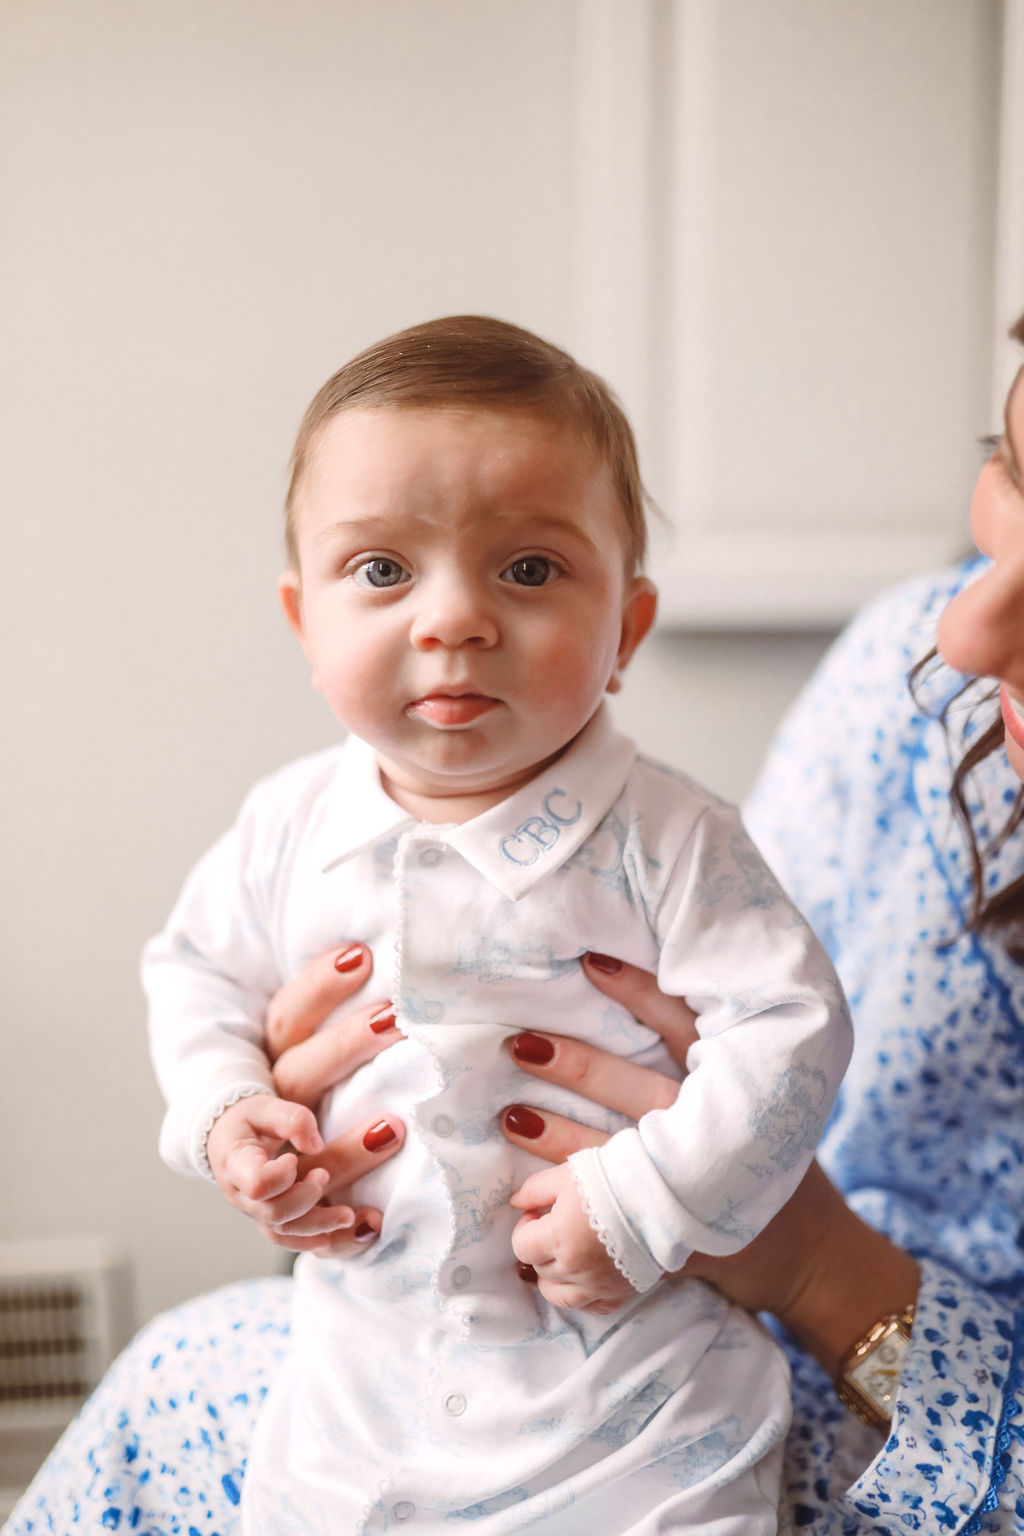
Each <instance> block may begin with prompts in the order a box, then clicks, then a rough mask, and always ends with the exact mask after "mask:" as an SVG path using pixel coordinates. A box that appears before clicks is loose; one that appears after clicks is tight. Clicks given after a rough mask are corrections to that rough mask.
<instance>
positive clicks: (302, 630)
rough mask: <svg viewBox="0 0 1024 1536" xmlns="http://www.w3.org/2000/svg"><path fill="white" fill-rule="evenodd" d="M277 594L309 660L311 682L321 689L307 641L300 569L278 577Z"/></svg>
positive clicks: (285, 572) (286, 572)
mask: <svg viewBox="0 0 1024 1536" xmlns="http://www.w3.org/2000/svg"><path fill="white" fill-rule="evenodd" d="M277 595H278V597H279V598H280V599H281V607H282V608H283V609H284V616H285V618H286V619H287V620H288V623H289V625H290V627H291V628H292V629H293V630H294V632H295V634H296V636H297V638H298V642H299V644H300V645H301V646H302V650H303V654H304V655H305V657H306V660H307V661H308V662H309V665H310V668H311V669H312V670H311V673H310V679H309V680H310V682H311V683H312V684H313V687H314V688H316V689H317V690H319V688H320V682H319V680H318V678H317V675H316V667H315V666H314V665H313V658H312V656H311V655H310V652H309V646H308V644H307V643H306V620H305V617H304V615H303V612H302V582H301V581H300V579H299V573H298V571H284V572H283V573H282V574H281V575H280V576H279V577H278V579H277Z"/></svg>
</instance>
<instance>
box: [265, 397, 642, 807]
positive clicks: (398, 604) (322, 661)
mask: <svg viewBox="0 0 1024 1536" xmlns="http://www.w3.org/2000/svg"><path fill="white" fill-rule="evenodd" d="M297 513H298V516H297V530H296V531H297V541H298V551H299V565H300V569H299V571H298V572H288V573H286V574H285V576H284V577H283V578H282V583H281V592H282V601H283V602H284V606H285V610H286V612H287V614H288V617H289V620H290V621H291V623H292V625H293V627H294V628H295V629H296V631H297V633H298V635H299V638H300V640H301V642H302V645H303V649H304V650H305V652H306V656H307V658H308V660H309V662H310V665H311V667H312V672H313V685H314V687H316V688H318V689H319V690H320V691H321V692H322V693H323V694H324V696H325V697H326V699H327V702H328V703H329V705H330V706H331V709H332V710H333V711H334V713H335V714H336V715H337V717H338V719H339V720H340V721H341V722H342V723H343V724H344V725H346V726H348V727H349V728H350V729H351V730H353V731H354V732H355V733H356V735H358V736H361V737H362V738H363V740H364V741H367V742H369V743H370V745H371V746H373V747H374V748H375V749H376V752H377V754H378V757H379V759H380V761H381V766H382V768H383V771H384V773H385V775H386V778H387V780H388V782H389V784H390V786H391V787H392V789H393V791H394V792H396V797H397V798H399V799H401V798H402V796H403V794H404V795H405V796H406V797H409V796H412V797H420V796H426V797H432V798H438V799H451V798H452V797H458V796H462V795H471V796H474V797H479V796H480V795H481V794H483V795H485V796H493V799H494V800H495V801H496V800H498V799H500V798H502V796H504V795H506V794H508V793H510V792H511V791H512V790H513V789H515V788H517V787H518V786H519V785H520V784H522V783H525V782H526V781H527V780H528V779H529V778H531V777H532V776H533V774H535V773H536V772H538V771H539V769H540V768H541V767H542V766H543V765H544V764H545V763H546V762H548V761H549V760H550V759H551V758H553V757H555V756H557V754H558V753H559V752H561V751H562V749H563V748H564V747H565V746H566V745H567V744H568V743H569V742H570V741H571V740H572V739H573V737H574V736H575V735H576V734H577V733H578V732H579V731H580V730H581V729H582V728H583V726H584V725H585V724H586V722H587V721H588V720H589V719H590V717H591V715H592V714H593V713H594V711H595V709H596V708H597V706H598V704H599V702H600V700H601V696H602V694H603V693H604V692H605V690H606V689H607V688H608V687H609V686H610V685H611V686H612V687H614V686H615V682H614V679H615V677H616V674H617V672H618V670H619V669H620V668H622V667H623V666H624V665H625V664H626V662H627V661H628V660H629V657H630V655H631V654H632V651H633V649H634V647H635V646H636V645H637V644H638V642H639V640H640V639H642V637H643V635H644V634H645V633H646V630H647V629H648V627H649V626H650V623H651V620H652V618H653V614H654V593H653V588H652V587H651V584H650V582H648V581H646V580H645V579H643V578H639V577H629V576H628V575H627V573H626V571H625V561H624V554H623V526H622V512H621V510H620V508H619V506H618V504H617V501H616V498H615V495H614V491H613V488H612V483H611V478H610V475H609V474H608V471H607V469H606V468H605V466H603V465H602V464H599V463H597V462H596V461H595V455H594V453H593V450H592V449H591V447H590V445H589V444H588V443H587V442H586V441H585V440H584V439H582V438H581V437H580V436H579V435H578V434H576V433H574V432H572V431H571V430H569V429H567V428H566V427H564V426H562V425H560V424H559V423H557V422H552V421H549V420H546V419H544V418H543V417H540V416H537V415H534V414H531V413H528V412H521V411H485V410H445V409H428V408H418V407H416V408H412V407H404V408H382V409H376V410H350V411H343V412H341V413H340V414H339V415H337V416H335V417H334V418H333V419H332V420H331V421H329V422H328V423H327V425H326V427H325V428H324V429H323V431H322V433H321V435H320V437H319V439H318V440H317V442H316V443H315V446H314V448H313V451H312V453H311V455H310V459H309V463H308V468H307V471H306V474H305V477H304V480H303V483H302V486H301V490H300V494H299V497H298V504H297ZM479 808H480V807H479V806H476V807H474V809H479Z"/></svg>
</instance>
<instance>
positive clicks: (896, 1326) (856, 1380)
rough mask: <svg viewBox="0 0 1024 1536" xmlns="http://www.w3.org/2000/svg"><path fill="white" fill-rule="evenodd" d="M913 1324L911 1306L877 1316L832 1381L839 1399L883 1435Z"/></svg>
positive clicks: (890, 1412) (885, 1433)
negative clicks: (877, 1319) (880, 1316)
mask: <svg viewBox="0 0 1024 1536" xmlns="http://www.w3.org/2000/svg"><path fill="white" fill-rule="evenodd" d="M913 1326H914V1308H913V1305H911V1306H909V1307H906V1308H905V1309H904V1310H903V1311H902V1312H894V1313H893V1314H892V1315H891V1316H890V1317H883V1318H880V1319H879V1321H878V1322H877V1323H876V1324H875V1325H874V1327H873V1328H869V1329H868V1331H867V1333H866V1334H865V1335H864V1337H863V1338H862V1339H858V1340H857V1342H856V1344H854V1346H853V1348H852V1349H851V1350H850V1351H849V1352H848V1353H847V1355H846V1357H845V1358H844V1360H843V1363H842V1365H841V1366H840V1367H839V1374H838V1375H837V1377H836V1380H835V1388H836V1392H837V1393H838V1395H839V1399H840V1401H841V1402H843V1403H845V1404H846V1406H847V1408H849V1409H851V1410H852V1411H853V1412H854V1413H855V1414H856V1415H857V1417H858V1418H859V1419H863V1420H864V1423H865V1424H870V1425H871V1427H872V1429H877V1430H880V1431H881V1432H882V1434H883V1435H887V1434H888V1433H889V1425H890V1423H891V1422H892V1409H893V1404H894V1403H895V1401H896V1394H897V1392H898V1391H899V1387H900V1381H901V1380H902V1377H903V1365H904V1362H905V1360H906V1358H907V1350H908V1348H909V1346H910V1330H911V1329H912V1328H913Z"/></svg>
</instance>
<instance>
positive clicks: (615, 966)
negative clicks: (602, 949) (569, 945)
mask: <svg viewBox="0 0 1024 1536" xmlns="http://www.w3.org/2000/svg"><path fill="white" fill-rule="evenodd" d="M583 958H584V960H589V961H590V964H591V965H592V966H593V967H594V970H595V971H601V972H602V974H603V975H605V976H617V975H618V974H619V972H620V971H621V970H622V961H621V960H616V959H615V958H614V956H612V955H600V954H597V953H595V951H594V950H592V949H590V950H588V951H587V953H586V954H585V955H584V956H583Z"/></svg>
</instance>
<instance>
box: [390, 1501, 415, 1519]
mask: <svg viewBox="0 0 1024 1536" xmlns="http://www.w3.org/2000/svg"><path fill="white" fill-rule="evenodd" d="M415 1513H416V1505H415V1504H410V1503H409V1500H408V1499H399V1501H398V1503H397V1504H392V1506H391V1518H392V1519H393V1520H398V1521H402V1520H411V1519H412V1517H413V1515H414V1514H415Z"/></svg>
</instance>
